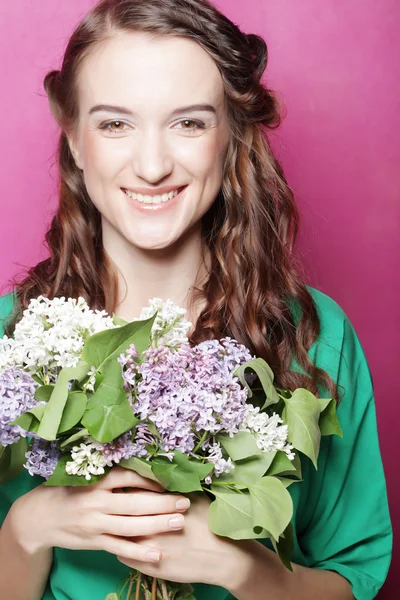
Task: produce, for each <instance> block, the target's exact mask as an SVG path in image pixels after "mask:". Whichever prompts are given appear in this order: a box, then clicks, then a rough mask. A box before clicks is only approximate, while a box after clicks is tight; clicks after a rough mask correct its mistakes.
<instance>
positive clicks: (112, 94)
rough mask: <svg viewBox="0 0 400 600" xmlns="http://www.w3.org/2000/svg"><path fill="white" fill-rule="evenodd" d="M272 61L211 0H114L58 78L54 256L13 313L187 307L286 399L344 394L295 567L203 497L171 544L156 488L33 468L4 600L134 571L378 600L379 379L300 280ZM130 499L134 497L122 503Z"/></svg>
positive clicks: (244, 592)
mask: <svg viewBox="0 0 400 600" xmlns="http://www.w3.org/2000/svg"><path fill="white" fill-rule="evenodd" d="M266 64H267V46H266V43H265V41H264V40H263V39H262V38H261V37H260V36H257V35H254V34H249V35H246V34H244V33H243V32H242V31H241V30H240V29H239V28H238V27H237V26H236V25H235V24H234V23H232V22H231V21H230V20H229V19H228V18H227V17H225V16H224V15H223V14H221V13H220V12H219V11H218V10H217V9H216V8H215V7H214V6H213V5H212V4H211V3H210V2H208V1H207V0H163V1H162V2H160V1H159V0H102V1H101V2H99V3H98V4H97V5H96V6H95V7H94V8H93V9H92V10H91V11H90V12H89V13H88V14H87V15H86V16H85V18H84V19H83V20H82V22H81V23H80V24H79V26H78V27H77V29H76V30H75V31H74V32H73V34H72V36H71V38H70V40H69V43H68V45H67V48H66V51H65V56H64V60H63V64H62V67H61V70H60V71H58V70H54V71H51V72H50V73H48V75H47V76H46V78H45V81H44V87H45V89H46V92H47V94H48V97H49V103H50V109H51V112H52V114H53V116H54V118H55V120H56V121H57V123H58V125H59V126H60V129H61V134H60V141H59V148H58V156H59V170H60V198H59V207H58V210H57V213H56V215H55V216H54V218H53V221H52V223H51V227H50V229H49V231H48V232H47V235H46V240H47V243H48V247H49V250H50V257H49V258H48V259H46V260H45V261H43V262H41V263H40V264H38V265H36V266H35V267H33V268H32V269H31V270H30V272H29V273H28V276H27V277H26V278H25V280H24V281H21V282H18V283H16V284H15V290H14V292H15V293H14V294H13V295H10V296H5V297H3V298H1V299H0V300H1V303H0V309H1V313H2V314H1V315H0V316H1V317H3V318H4V319H6V325H7V328H6V330H5V331H6V333H7V334H8V335H11V334H12V333H13V329H14V326H15V323H16V322H17V321H18V320H19V318H20V317H21V315H22V312H23V311H24V309H26V308H27V306H28V304H29V301H30V299H32V298H35V297H38V296H39V295H44V296H47V297H49V298H54V297H55V296H65V297H71V298H78V297H79V296H83V297H84V298H85V300H86V301H87V302H88V304H89V306H90V307H91V308H92V309H99V310H102V309H105V310H106V311H107V312H109V313H110V314H111V313H113V312H114V313H115V314H116V315H117V316H118V317H121V318H123V319H126V320H131V319H133V318H134V317H136V316H137V315H138V314H139V312H140V309H141V308H142V307H143V306H145V305H146V304H147V302H148V300H149V298H152V297H154V296H157V297H162V298H163V299H167V298H170V299H172V300H173V301H174V302H176V303H177V304H178V305H180V306H182V307H184V308H186V309H187V311H188V318H189V320H190V321H191V322H192V323H193V324H194V325H193V329H192V331H191V332H190V341H191V343H198V342H200V341H203V340H206V339H210V338H221V337H224V336H231V337H234V338H236V339H237V340H238V341H240V342H241V343H243V344H245V345H246V346H247V347H248V348H249V349H250V350H251V352H252V354H256V355H257V356H259V357H262V358H264V359H265V360H266V361H267V362H268V364H269V365H270V366H271V368H272V370H273V372H274V374H275V383H276V385H278V386H280V387H282V388H286V389H289V390H294V389H295V388H297V387H305V388H307V389H309V390H311V391H313V392H314V393H316V394H317V395H319V396H322V397H328V398H329V397H334V398H337V399H340V405H339V408H338V416H339V420H340V423H341V427H342V430H343V433H344V437H343V439H339V438H337V439H332V437H329V439H326V438H325V439H324V441H323V442H322V443H321V450H320V455H319V460H318V471H314V470H313V469H312V468H310V467H309V465H308V463H305V464H304V465H303V481H302V482H301V483H299V484H298V485H297V488H296V489H294V490H293V491H292V486H291V487H290V493H291V495H292V499H293V503H294V516H293V519H292V524H293V530H294V543H295V551H294V555H293V572H290V571H288V570H287V569H285V568H284V567H283V566H282V565H281V564H280V562H279V560H277V558H276V555H275V554H274V553H273V552H272V550H271V545H270V543H269V539H260V540H258V541H256V540H249V541H245V542H242V541H240V542H239V541H234V540H230V539H228V538H223V537H219V536H216V535H214V534H211V532H210V531H209V528H208V522H207V503H206V502H205V501H204V498H203V500H199V499H198V500H196V499H193V502H192V506H191V507H190V509H189V510H188V511H187V513H186V514H185V517H184V518H182V515H180V516H179V515H174V516H175V517H178V518H180V524H178V525H177V526H176V527H177V528H179V529H180V531H179V532H176V531H174V532H173V531H170V530H171V528H172V525H167V524H166V521H165V522H164V520H163V519H164V517H165V518H166V517H169V516H173V515H171V514H170V513H174V512H175V511H176V510H178V508H176V507H175V504H172V502H174V498H173V497H171V496H170V495H168V494H166V493H164V494H161V493H160V492H161V491H162V490H160V489H159V488H158V487H156V486H155V485H154V483H153V482H150V481H149V480H146V479H145V478H142V477H139V476H138V475H137V476H136V475H135V474H133V473H130V474H129V473H128V474H126V473H121V471H122V470H119V469H118V468H117V469H115V470H114V469H113V472H112V473H111V474H110V475H109V477H107V478H105V479H104V481H103V483H102V485H98V484H96V485H93V486H90V489H89V488H85V489H74V488H61V489H58V488H51V487H44V486H43V485H41V484H42V483H43V482H42V480H41V479H40V478H39V477H36V476H35V477H29V476H28V474H27V473H26V472H25V473H24V474H22V475H21V476H20V477H19V478H18V479H16V480H15V481H12V482H9V483H7V484H6V485H3V486H2V487H1V488H0V498H1V513H0V516H1V519H2V521H4V523H3V527H2V529H1V532H0V565H1V566H0V596H1V597H9V590H10V589H12V590H13V591H12V594H13V598H15V600H22V599H23V600H38V598H41V597H43V598H44V599H45V600H61V599H62V598H66V597H68V598H70V599H73V600H80V599H81V598H83V597H84V598H90V599H93V600H94V599H99V600H102V599H103V597H104V595H105V593H106V592H108V591H110V589H112V588H113V587H114V585H115V581H116V580H118V578H119V577H120V578H124V577H125V576H126V575H127V573H128V572H129V569H128V566H127V565H132V566H134V567H136V568H138V569H140V570H141V571H142V572H143V573H147V574H149V575H155V576H159V577H161V578H164V579H168V580H172V581H179V582H196V585H195V594H196V599H197V600H224V599H226V598H228V597H233V596H234V597H236V598H238V599H239V600H253V599H254V600H264V599H265V600H267V598H268V599H269V598H272V597H273V598H275V599H276V600H280V599H283V598H285V599H287V598H288V597H291V598H293V600H295V599H298V600H302V599H306V598H307V600H308V599H310V598H324V600H347V599H350V598H352V597H355V598H356V599H357V600H370V599H372V598H373V597H375V595H376V594H377V592H378V590H379V589H380V587H381V585H382V583H383V581H384V579H385V577H386V573H387V570H388V566H389V562H390V556H391V543H392V532H391V523H390V517H389V512H388V506H387V498H386V485H385V478H384V474H383V468H382V461H381V456H380V451H379V442H378V436H377V430H376V419H375V404H374V397H373V388H372V382H371V376H370V372H369V368H368V364H367V362H366V359H365V356H364V353H363V350H362V348H361V346H360V343H359V340H358V338H357V335H356V333H355V331H354V329H353V328H352V326H351V323H350V322H349V320H348V319H347V317H346V315H345V314H344V312H343V311H342V310H341V308H340V307H339V306H338V305H337V304H336V303H335V302H334V301H333V300H332V299H330V298H328V297H327V296H325V295H324V294H322V293H320V292H318V291H317V290H315V289H312V288H310V287H309V286H307V285H306V284H305V282H304V281H303V279H302V277H301V275H300V273H299V271H298V269H297V268H296V258H295V255H294V244H295V240H296V236H297V229H298V212H297V208H296V205H295V202H294V199H293V194H292V191H291V189H290V187H289V186H288V184H287V182H286V179H285V176H284V174H283V171H282V169H281V167H280V165H279V163H278V162H277V160H276V159H275V157H274V155H273V153H272V151H271V147H270V143H269V139H268V133H269V131H270V130H271V129H273V128H275V127H277V126H278V125H279V121H280V114H279V106H278V104H277V102H276V100H275V98H274V95H273V93H272V92H271V91H270V90H269V89H267V88H266V87H265V85H263V84H262V83H261V76H262V75H263V73H264V70H265V68H266ZM339 391H340V393H341V394H340V396H339ZM371 472H373V473H374V485H373V486H371V485H370V484H369V483H368V481H369V479H368V476H369V474H370V473H371ZM124 487H130V488H136V489H134V494H133V493H132V494H124V495H122V494H115V493H113V492H115V491H117V490H118V489H120V488H124ZM293 487H295V486H293ZM353 507H356V510H355V509H353ZM184 510H186V509H184ZM32 514H33V515H34V516H35V518H34V519H32ZM163 515H164V516H163ZM127 518H129V524H130V526H131V527H134V531H136V532H137V535H136V536H134V537H132V535H131V533H132V529H129V532H128V530H127V529H126V528H125V524H126V523H127V521H122V519H127ZM143 524H144V525H146V527H145V529H143V527H144V525H143ZM121 531H122V532H125V531H126V535H125V536H124V535H121ZM143 531H146V535H145V534H143ZM127 541H128V542H129V544H127ZM150 549H151V550H153V553H154V551H155V552H156V553H157V552H158V553H159V554H161V559H160V560H158V559H157V558H155V559H154V557H153V558H152V557H151V555H150V554H148V550H150ZM77 550H79V551H80V552H79V553H77V552H76V551H77ZM118 558H119V560H117V559H118ZM152 560H153V561H154V562H151V561H152Z"/></svg>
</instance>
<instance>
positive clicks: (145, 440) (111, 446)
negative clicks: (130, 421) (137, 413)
mask: <svg viewBox="0 0 400 600" xmlns="http://www.w3.org/2000/svg"><path fill="white" fill-rule="evenodd" d="M131 438H132V430H130V431H127V432H125V433H124V434H122V435H121V436H119V437H118V438H116V439H115V440H113V441H112V442H109V443H107V444H102V443H100V442H96V441H93V442H92V445H93V446H94V448H95V449H96V450H99V451H100V452H101V453H102V455H103V456H104V459H105V461H106V464H107V466H108V467H111V466H112V465H113V464H115V463H117V464H118V463H119V462H120V461H121V460H123V459H127V458H131V457H132V456H137V457H140V458H142V457H145V456H147V450H146V448H145V446H146V444H153V443H154V437H153V435H152V434H151V433H150V431H149V429H148V427H147V425H146V424H145V423H139V425H138V426H137V427H136V434H135V441H134V442H132V440H131Z"/></svg>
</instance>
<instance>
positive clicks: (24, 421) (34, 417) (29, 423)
mask: <svg viewBox="0 0 400 600" xmlns="http://www.w3.org/2000/svg"><path fill="white" fill-rule="evenodd" d="M45 410H46V406H45V405H44V404H39V406H35V407H34V408H31V409H30V410H27V411H26V412H25V413H23V414H22V415H21V416H20V417H18V418H17V419H15V420H14V421H12V422H11V425H19V426H20V427H22V429H24V430H25V431H27V432H28V433H30V432H35V433H36V432H37V430H38V428H39V425H40V421H41V420H42V417H43V414H44V411H45Z"/></svg>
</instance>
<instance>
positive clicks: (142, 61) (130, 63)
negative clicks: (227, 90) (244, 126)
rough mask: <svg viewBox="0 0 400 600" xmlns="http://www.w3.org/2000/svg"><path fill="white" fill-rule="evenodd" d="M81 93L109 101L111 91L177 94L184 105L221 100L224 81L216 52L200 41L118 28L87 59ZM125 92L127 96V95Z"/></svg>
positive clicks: (139, 96) (138, 96)
mask: <svg viewBox="0 0 400 600" xmlns="http://www.w3.org/2000/svg"><path fill="white" fill-rule="evenodd" d="M78 85H79V89H80V94H81V98H82V100H83V101H86V102H88V103H102V102H105V95H106V96H107V97H108V98H109V96H110V91H111V92H112V93H114V92H116V93H117V94H119V95H122V96H123V97H125V98H127V97H129V98H132V100H133V99H135V100H136V101H137V102H138V104H141V103H142V101H145V102H149V101H150V102H151V99H152V98H154V99H157V100H158V102H159V101H160V99H163V100H164V101H165V103H166V105H168V100H169V98H171V99H172V100H173V101H174V104H176V99H177V97H178V98H180V102H179V105H185V104H191V103H196V102H198V101H199V96H201V97H202V101H203V102H209V103H217V104H220V102H221V96H223V91H224V88H223V82H222V78H221V75H220V72H219V69H218V67H217V65H216V63H215V62H214V60H213V59H212V57H211V56H210V55H209V54H208V53H207V52H206V51H205V50H204V49H203V48H202V47H201V46H200V45H199V44H197V43H196V42H195V41H193V40H189V39H186V38H182V37H177V36H162V37H153V36H149V35H146V34H143V33H142V32H133V33H124V34H118V35H117V36H115V37H114V38H111V39H108V40H106V41H104V42H101V43H100V44H98V45H97V46H96V47H95V48H94V49H93V50H92V52H91V53H90V54H89V55H88V56H87V57H86V58H85V59H84V61H83V63H82V64H81V68H80V73H79V76H78ZM122 99H123V98H121V100H122Z"/></svg>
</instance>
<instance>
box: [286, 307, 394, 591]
mask: <svg viewBox="0 0 400 600" xmlns="http://www.w3.org/2000/svg"><path fill="white" fill-rule="evenodd" d="M324 298H325V300H324V302H323V303H325V305H326V302H329V305H330V310H328V316H327V315H326V311H325V312H324V311H322V312H321V313H320V318H321V322H322V327H323V330H324V328H325V332H328V333H329V332H331V333H332V336H331V340H333V339H334V338H336V341H338V340H339V339H341V344H339V345H337V346H336V347H337V349H338V350H340V352H339V353H337V356H338V358H337V364H336V367H335V371H336V373H332V372H331V374H332V376H334V375H336V382H337V383H338V385H339V387H340V390H341V393H342V400H341V403H340V405H339V407H338V417H339V420H340V424H341V427H342V430H343V438H340V437H338V436H327V437H324V438H322V444H321V453H320V459H321V460H319V462H318V471H315V470H314V469H313V467H312V466H310V465H308V466H307V468H306V471H305V472H304V473H303V477H304V480H305V481H306V480H308V484H307V490H308V491H307V498H306V505H307V511H306V513H307V518H306V519H305V522H304V523H303V530H302V531H300V532H298V533H299V545H300V547H301V549H302V552H303V554H304V556H305V557H306V561H307V566H309V567H313V568H317V569H326V570H331V571H336V572H337V573H339V574H341V575H342V576H343V577H345V578H346V579H348V581H349V582H350V584H351V586H352V591H353V595H354V597H355V598H356V600H371V599H372V598H375V596H376V594H377V593H378V591H379V589H380V587H381V586H382V584H383V583H384V581H385V579H386V575H387V572H388V569H389V565H390V560H391V552H392V527H391V521H390V515H389V509H388V500H387V491H386V481H385V475H384V471H383V466H382V459H381V454H380V448H379V440H378V432H377V423H376V414H375V401H374V391H373V384H372V379H371V373H370V369H369V366H368V363H367V360H366V357H365V354H364V351H363V349H362V347H361V344H360V341H359V339H358V337H357V335H356V333H355V331H354V328H353V326H352V325H351V323H350V321H349V319H348V318H347V317H346V315H345V314H344V312H343V311H342V310H341V308H340V307H339V306H338V305H337V304H336V303H335V302H334V301H333V300H331V299H330V298H329V297H327V296H324ZM339 332H340V335H339ZM329 337H330V336H329V335H328V334H327V335H325V339H328V338H329ZM332 347H333V344H331V348H330V349H329V350H327V352H328V355H329V352H332ZM333 356H334V355H333V354H332V357H333ZM323 362H325V361H323ZM330 364H331V365H332V361H330ZM319 366H322V368H326V367H327V366H328V365H319ZM334 378H335V377H334ZM306 513H305V514H306Z"/></svg>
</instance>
